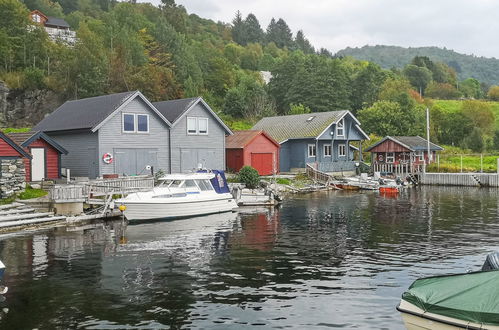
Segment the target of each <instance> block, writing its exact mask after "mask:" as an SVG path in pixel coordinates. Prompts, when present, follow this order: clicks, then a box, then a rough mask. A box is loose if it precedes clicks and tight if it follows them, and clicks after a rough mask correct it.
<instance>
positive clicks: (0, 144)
mask: <svg viewBox="0 0 499 330" xmlns="http://www.w3.org/2000/svg"><path fill="white" fill-rule="evenodd" d="M0 156H6V157H22V155H21V154H20V153H19V152H17V151H16V149H14V148H12V147H11V146H10V144H8V143H7V142H5V141H4V140H3V139H1V138H0Z"/></svg>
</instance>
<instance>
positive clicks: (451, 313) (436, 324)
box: [397, 266, 499, 330]
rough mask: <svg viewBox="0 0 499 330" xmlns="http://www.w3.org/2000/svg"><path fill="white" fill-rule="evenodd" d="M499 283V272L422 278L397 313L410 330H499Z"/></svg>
mask: <svg viewBox="0 0 499 330" xmlns="http://www.w3.org/2000/svg"><path fill="white" fill-rule="evenodd" d="M484 269H486V268H485V266H484ZM489 269H490V268H489ZM497 283H499V270H490V271H480V272H473V273H466V274H456V275H444V276H433V277H427V278H421V279H418V280H416V281H415V282H414V283H413V284H412V285H411V286H410V287H409V289H408V290H407V291H406V292H405V293H404V294H403V295H402V300H401V302H400V304H399V305H398V306H397V310H398V311H399V312H401V313H402V318H403V320H404V323H405V326H406V328H407V329H463V328H464V329H492V330H499V299H498V297H499V286H498V285H497Z"/></svg>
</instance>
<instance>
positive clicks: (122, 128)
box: [121, 112, 137, 134]
mask: <svg viewBox="0 0 499 330" xmlns="http://www.w3.org/2000/svg"><path fill="white" fill-rule="evenodd" d="M125 116H132V117H133V131H126V130H125ZM121 131H122V132H123V133H126V134H133V133H137V118H136V116H135V114H134V113H128V112H123V113H122V114H121Z"/></svg>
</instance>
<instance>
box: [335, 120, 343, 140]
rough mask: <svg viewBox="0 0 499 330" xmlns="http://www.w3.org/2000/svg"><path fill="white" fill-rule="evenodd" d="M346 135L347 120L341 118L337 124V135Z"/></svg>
mask: <svg viewBox="0 0 499 330" xmlns="http://www.w3.org/2000/svg"><path fill="white" fill-rule="evenodd" d="M344 135H345V121H344V119H341V120H340V121H339V122H338V123H337V124H336V136H344Z"/></svg>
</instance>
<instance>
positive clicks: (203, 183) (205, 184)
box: [196, 180, 213, 191]
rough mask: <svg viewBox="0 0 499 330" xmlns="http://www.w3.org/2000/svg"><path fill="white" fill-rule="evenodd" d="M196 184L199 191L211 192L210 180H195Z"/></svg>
mask: <svg viewBox="0 0 499 330" xmlns="http://www.w3.org/2000/svg"><path fill="white" fill-rule="evenodd" d="M196 183H197V184H198V186H199V189H201V191H210V190H213V187H212V186H211V182H210V180H196Z"/></svg>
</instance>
